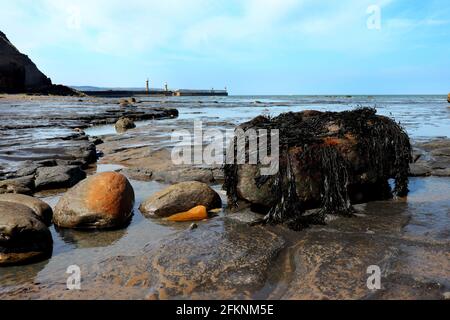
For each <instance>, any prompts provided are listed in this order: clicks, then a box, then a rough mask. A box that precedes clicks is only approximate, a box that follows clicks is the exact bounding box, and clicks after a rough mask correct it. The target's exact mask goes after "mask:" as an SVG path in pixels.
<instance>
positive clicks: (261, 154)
mask: <svg viewBox="0 0 450 320" xmlns="http://www.w3.org/2000/svg"><path fill="white" fill-rule="evenodd" d="M269 139H270V144H269ZM279 140H280V136H279V130H278V129H271V130H267V129H248V130H243V129H236V130H235V129H228V130H224V131H222V130H218V129H207V130H203V123H202V122H201V121H195V122H194V130H193V132H191V131H189V130H176V131H174V132H173V133H172V136H171V141H172V142H173V143H175V146H174V148H173V149H172V162H173V163H174V164H175V165H182V164H186V165H202V164H206V165H224V164H253V165H257V164H258V165H260V174H261V175H264V176H269V175H275V174H277V173H278V170H279V153H280V152H279V143H280V142H279Z"/></svg>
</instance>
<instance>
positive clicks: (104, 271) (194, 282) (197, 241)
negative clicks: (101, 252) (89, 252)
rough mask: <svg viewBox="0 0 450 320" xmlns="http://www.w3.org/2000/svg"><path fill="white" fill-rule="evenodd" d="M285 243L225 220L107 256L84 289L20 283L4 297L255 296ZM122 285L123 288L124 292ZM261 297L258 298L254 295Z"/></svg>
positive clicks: (268, 233) (88, 277)
mask: <svg viewBox="0 0 450 320" xmlns="http://www.w3.org/2000/svg"><path fill="white" fill-rule="evenodd" d="M284 246H285V241H284V240H283V239H282V238H281V237H280V236H278V235H276V234H275V233H273V232H272V231H270V230H269V229H268V228H263V227H250V226H248V225H246V224H242V223H236V222H235V221H232V220H230V219H226V218H221V219H217V220H214V221H210V222H208V223H206V224H201V225H200V226H199V227H198V228H197V229H194V230H186V231H182V232H179V233H176V234H174V235H172V236H169V237H168V238H166V239H164V240H162V241H161V242H160V243H159V244H157V245H154V246H149V247H146V248H145V249H144V252H143V253H142V254H141V255H139V256H129V257H126V256H117V257H112V258H109V259H106V260H104V261H102V262H101V263H99V264H96V265H95V266H92V268H91V270H89V271H86V272H85V274H86V278H85V279H83V280H84V282H85V283H89V286H86V287H85V288H84V289H83V291H82V293H80V292H75V291H68V290H66V287H65V285H64V284H60V283H45V282H42V283H41V284H36V285H33V286H32V287H29V286H27V288H25V287H15V288H10V289H9V290H8V291H5V292H3V293H0V297H2V298H3V297H8V298H9V299H11V298H13V299H17V298H19V297H21V296H22V295H23V296H26V297H27V298H31V299H33V297H36V298H37V297H39V298H41V299H42V298H46V299H81V298H83V299H86V298H89V299H95V298H105V297H109V298H112V299H177V298H186V297H189V298H190V299H211V298H213V299H214V297H218V298H221V299H239V298H242V299H243V298H251V297H249V296H248V295H247V292H255V291H258V290H261V289H262V287H263V286H264V283H265V280H266V278H267V277H268V274H269V273H270V268H271V265H272V263H274V261H275V260H276V259H277V256H278V254H279V252H280V251H281V250H282V249H283V248H284ZM118 288H120V290H118ZM254 298H256V297H254Z"/></svg>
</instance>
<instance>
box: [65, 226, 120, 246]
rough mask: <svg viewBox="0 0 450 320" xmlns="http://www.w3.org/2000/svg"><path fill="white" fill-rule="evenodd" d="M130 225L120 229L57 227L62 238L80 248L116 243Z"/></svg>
mask: <svg viewBox="0 0 450 320" xmlns="http://www.w3.org/2000/svg"><path fill="white" fill-rule="evenodd" d="M127 227H128V225H126V226H124V228H122V229H119V230H98V231H84V230H83V231H80V230H73V229H59V228H56V231H57V232H58V234H59V236H60V237H61V239H62V240H63V241H64V242H66V243H67V244H68V245H73V247H75V248H78V249H84V248H96V247H107V246H111V245H114V244H115V243H116V242H117V241H119V240H120V239H121V238H122V237H123V236H124V235H125V234H126V229H125V228H127Z"/></svg>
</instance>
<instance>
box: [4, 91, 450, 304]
mask: <svg viewBox="0 0 450 320" xmlns="http://www.w3.org/2000/svg"><path fill="white" fill-rule="evenodd" d="M2 100H3V99H2ZM2 100H0V120H1V121H0V123H2V124H1V125H0V128H1V127H2V126H3V127H5V126H6V125H8V124H11V125H23V126H24V127H27V126H33V124H34V125H35V127H33V128H21V129H4V128H2V130H1V133H0V147H1V148H0V150H1V151H0V166H1V165H3V166H7V165H11V163H10V161H9V160H8V159H10V158H11V157H13V156H14V157H16V156H21V157H23V158H26V157H27V155H29V152H32V151H29V150H27V148H29V149H31V150H32V149H33V148H36V147H37V146H39V147H43V148H44V147H46V146H48V145H49V144H50V143H52V139H53V138H55V137H59V136H65V135H70V134H71V133H72V130H71V129H68V128H67V123H65V122H64V121H61V119H63V118H64V117H65V114H68V113H72V114H73V113H80V114H82V113H95V112H98V109H100V110H101V109H105V108H110V107H111V104H112V103H113V102H112V101H113V100H111V99H96V102H95V103H86V102H79V101H77V100H74V99H68V100H64V101H63V102H62V103H58V102H55V101H51V102H46V101H45V102H36V101H28V102H20V101H19V102H15V104H14V109H12V108H11V107H12V106H11V105H8V104H7V103H5V101H2ZM140 100H142V101H143V104H145V105H148V108H152V107H173V108H177V109H178V110H179V112H180V116H179V118H178V119H167V120H155V121H144V122H141V123H138V129H139V128H148V129H149V130H148V132H147V134H148V135H151V137H152V138H155V145H158V146H160V147H165V146H169V145H170V141H169V140H170V139H169V136H170V132H171V130H173V129H178V128H186V129H190V130H192V129H193V121H194V120H203V121H204V122H205V123H206V124H207V126H208V128H211V127H214V128H219V129H221V128H232V127H233V125H235V124H238V123H241V122H243V121H247V120H250V119H252V118H253V117H255V116H257V115H259V114H262V113H263V114H268V115H277V114H280V113H282V112H288V111H301V110H307V109H316V110H322V111H326V110H331V111H342V110H347V109H349V108H354V107H357V106H376V108H377V109H378V113H379V114H383V115H387V116H391V117H393V118H394V119H396V120H397V121H399V122H400V123H401V124H402V125H403V126H404V127H405V129H406V130H407V131H408V133H409V134H410V136H411V137H412V139H414V140H422V139H430V138H433V137H438V136H439V137H442V136H447V137H450V125H449V124H450V121H449V120H450V108H449V107H448V106H449V104H448V103H447V101H446V97H445V96H374V97H369V96H354V97H345V96H339V97H329V96H320V97H317V96H310V97H309V96H301V97H300V96H272V97H268V96H264V97H257V96H248V97H233V96H231V97H180V98H178V97H168V98H161V99H159V98H142V99H140ZM30 110H31V111H30ZM45 118H51V119H53V120H51V119H49V120H43V121H48V123H44V124H45V125H46V126H47V125H48V127H45V128H41V127H39V125H40V124H42V122H40V120H39V121H38V119H45ZM54 119H57V120H54ZM52 121H53V122H52ZM73 125H75V123H71V124H70V126H71V127H73ZM86 133H87V134H89V135H98V136H100V135H108V134H115V130H114V127H113V126H112V125H107V126H97V127H92V128H89V129H86ZM126 134H127V133H125V134H124V135H126ZM150 143H152V142H150ZM24 146H26V147H27V148H25V147H24ZM128 147H130V146H128ZM117 169H120V166H115V165H108V164H106V165H105V164H102V165H98V166H97V167H96V169H95V170H94V171H97V172H101V171H112V170H117ZM131 183H132V185H133V187H134V190H135V194H136V204H135V209H134V215H133V218H132V221H131V222H130V224H129V226H127V227H126V228H124V229H121V230H114V231H103V232H82V231H75V230H57V229H55V227H54V226H52V227H51V232H52V236H53V240H54V248H53V255H52V257H51V258H50V259H49V260H47V261H43V262H40V263H36V264H32V265H28V266H19V267H8V268H1V269H0V292H1V291H2V289H5V288H7V287H8V286H13V285H18V284H27V283H39V282H42V281H46V280H49V279H50V280H54V281H57V282H58V281H65V279H66V274H65V271H66V268H67V267H68V266H69V265H72V264H76V265H79V266H80V267H81V269H82V270H83V268H84V266H88V265H92V264H95V263H96V262H99V261H102V260H104V259H105V258H108V257H112V256H118V255H139V253H140V252H141V251H142V249H143V248H144V247H145V246H146V245H148V244H152V243H156V242H158V241H159V240H161V239H162V238H164V237H167V236H169V235H171V234H173V233H175V232H177V231H180V230H184V229H186V228H188V227H189V224H188V223H187V224H184V223H183V224H169V223H165V222H164V221H161V220H154V219H146V218H144V217H143V216H142V215H141V213H140V212H139V210H138V206H139V204H140V203H141V202H142V201H143V200H144V199H145V198H146V197H148V196H149V195H151V194H152V193H154V192H156V191H158V190H161V189H162V188H164V187H165V186H166V185H164V184H161V183H158V182H140V181H134V180H132V181H131ZM214 188H215V189H216V190H217V191H220V186H214ZM410 189H411V193H410V195H409V196H408V199H407V201H406V202H405V203H404V204H403V205H402V206H401V210H400V211H401V212H400V211H399V201H400V200H393V201H388V202H377V203H373V204H370V205H368V206H367V208H366V209H367V213H368V214H370V212H371V210H372V211H373V210H375V211H377V210H378V211H382V212H387V213H389V212H397V211H398V212H400V213H401V214H404V215H407V216H410V220H409V222H408V223H407V224H406V226H405V228H404V232H405V235H406V236H407V237H410V238H411V239H420V238H426V239H429V240H436V241H443V242H444V243H448V241H449V239H450V234H449V230H450V219H449V218H450V217H449V215H450V178H434V177H433V178H431V177H430V178H413V179H411V181H410ZM220 192H221V195H222V196H223V197H224V194H223V192H222V191H220ZM41 197H42V198H43V199H44V200H45V201H47V202H48V203H49V204H51V205H52V206H54V205H55V204H56V203H57V201H58V198H59V195H51V196H47V195H45V194H42V195H41ZM213 219H214V218H213ZM218 223H221V222H218ZM378 223H380V222H378ZM381 225H382V226H388V225H389V221H388V220H386V221H381ZM367 228H368V229H371V228H372V229H376V228H377V225H376V224H375V222H374V225H367ZM224 230H225V229H224ZM305 232H306V233H307V232H309V231H308V230H306V231H305ZM449 251H450V248H449ZM411 263H412V265H413V264H414V263H415V262H414V261H412V262H411ZM447 266H448V265H447ZM285 267H286V266H285V265H283V264H280V266H278V268H280V273H281V274H282V273H283V271H286V269H285ZM270 281H271V282H270ZM270 281H269V282H268V283H267V284H266V285H265V286H264V288H263V290H262V291H261V292H259V293H255V294H256V296H257V297H258V294H260V295H261V297H267V296H269V295H270V294H271V292H272V291H274V292H275V293H274V295H273V296H274V297H276V291H278V290H280V287H283V283H284V282H286V281H288V279H287V278H283V277H281V278H276V279H270ZM284 285H285V286H287V284H284Z"/></svg>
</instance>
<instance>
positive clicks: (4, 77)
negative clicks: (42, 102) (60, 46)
mask: <svg viewBox="0 0 450 320" xmlns="http://www.w3.org/2000/svg"><path fill="white" fill-rule="evenodd" d="M51 85H52V81H51V80H50V79H49V78H47V77H46V76H45V75H44V74H43V73H42V72H41V71H39V69H38V68H37V67H36V65H35V64H34V63H33V61H31V60H30V58H28V56H26V55H24V54H22V53H20V52H19V50H17V48H16V47H15V46H14V45H13V44H12V43H11V42H10V41H9V40H8V38H7V37H6V35H5V34H4V33H3V32H1V31H0V92H6V93H17V92H28V91H35V90H40V88H44V87H48V86H51Z"/></svg>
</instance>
